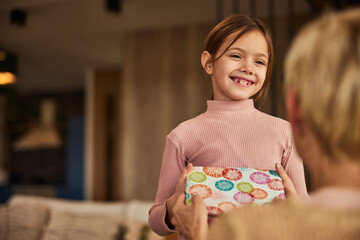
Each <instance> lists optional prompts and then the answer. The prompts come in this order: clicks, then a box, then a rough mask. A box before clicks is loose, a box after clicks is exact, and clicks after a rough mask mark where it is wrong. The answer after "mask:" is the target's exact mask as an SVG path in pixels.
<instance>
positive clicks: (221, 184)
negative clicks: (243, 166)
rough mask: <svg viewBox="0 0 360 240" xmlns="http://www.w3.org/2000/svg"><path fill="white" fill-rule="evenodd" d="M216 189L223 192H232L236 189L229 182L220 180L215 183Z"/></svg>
mask: <svg viewBox="0 0 360 240" xmlns="http://www.w3.org/2000/svg"><path fill="white" fill-rule="evenodd" d="M215 187H216V188H217V189H219V190H221V191H230V190H231V189H233V188H234V184H233V183H232V182H231V181H229V180H219V181H217V182H216V183H215Z"/></svg>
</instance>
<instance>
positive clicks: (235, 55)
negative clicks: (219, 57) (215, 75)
mask: <svg viewBox="0 0 360 240" xmlns="http://www.w3.org/2000/svg"><path fill="white" fill-rule="evenodd" d="M230 57H232V58H238V59H241V56H240V55H237V54H231V55H230Z"/></svg>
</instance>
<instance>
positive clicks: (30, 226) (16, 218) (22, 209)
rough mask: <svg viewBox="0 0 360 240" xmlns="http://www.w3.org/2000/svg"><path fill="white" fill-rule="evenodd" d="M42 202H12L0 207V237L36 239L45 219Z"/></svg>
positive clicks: (40, 232) (21, 239)
mask: <svg viewBox="0 0 360 240" xmlns="http://www.w3.org/2000/svg"><path fill="white" fill-rule="evenodd" d="M47 214H48V208H47V207H46V206H44V205H42V204H14V205H12V206H7V207H5V206H2V207H1V208H0V226H1V227H0V239H7V240H23V239H28V240H38V239H39V238H40V236H41V234H42V229H43V226H44V225H45V223H46V221H47Z"/></svg>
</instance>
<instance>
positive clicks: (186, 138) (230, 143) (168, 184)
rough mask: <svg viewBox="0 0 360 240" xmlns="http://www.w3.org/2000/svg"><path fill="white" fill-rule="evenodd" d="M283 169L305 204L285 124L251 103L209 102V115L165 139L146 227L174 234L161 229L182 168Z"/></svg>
mask: <svg viewBox="0 0 360 240" xmlns="http://www.w3.org/2000/svg"><path fill="white" fill-rule="evenodd" d="M277 162H278V163H281V165H282V166H283V167H284V169H285V170H286V172H287V174H288V175H289V176H290V178H291V180H292V181H293V183H294V185H295V188H296V190H297V192H298V193H299V194H300V196H302V197H303V198H307V197H308V195H307V191H306V185H305V178H304V169H303V165H302V161H301V159H300V158H299V156H298V155H297V153H296V151H295V149H294V146H293V142H292V137H291V128H290V125H289V123H288V122H286V121H285V120H282V119H280V118H276V117H273V116H270V115H267V114H265V113H262V112H260V111H258V110H257V109H256V108H255V107H254V102H253V100H252V99H249V100H244V101H207V111H206V112H205V113H203V114H200V115H199V116H197V117H195V118H193V119H190V120H188V121H185V122H183V123H181V124H180V125H179V126H178V127H176V128H175V129H174V130H173V131H171V132H170V133H169V134H168V136H167V138H166V146H165V151H164V156H163V162H162V167H161V172H160V178H159V185H158V192H157V194H156V199H155V204H154V205H153V206H152V208H151V209H150V212H149V224H150V227H151V228H152V229H153V231H154V232H156V233H157V234H159V235H168V234H171V233H173V232H174V230H172V229H170V228H169V227H168V226H167V224H166V223H165V215H166V201H167V199H168V198H169V197H170V196H171V195H172V194H173V193H174V192H175V186H176V182H177V179H178V177H179V176H180V173H181V170H182V168H184V167H185V166H186V165H187V163H192V164H193V165H194V166H214V167H248V168H258V169H275V163H277Z"/></svg>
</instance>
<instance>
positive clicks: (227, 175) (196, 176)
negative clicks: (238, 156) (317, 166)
mask: <svg viewBox="0 0 360 240" xmlns="http://www.w3.org/2000/svg"><path fill="white" fill-rule="evenodd" d="M185 192H186V203H187V204H189V203H191V195H193V194H198V195H200V196H201V197H202V198H203V199H204V200H205V205H206V208H207V210H208V213H209V215H220V214H222V213H225V212H227V211H230V210H232V209H234V208H236V207H239V206H241V205H244V204H259V205H262V204H265V203H271V202H272V201H273V199H274V198H275V197H280V198H284V197H285V193H284V186H283V184H282V181H281V178H280V176H279V175H278V174H277V172H276V171H275V170H259V169H253V168H225V167H224V168H223V167H193V168H192V170H191V172H190V173H189V174H188V176H187V178H186V191H185Z"/></svg>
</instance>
